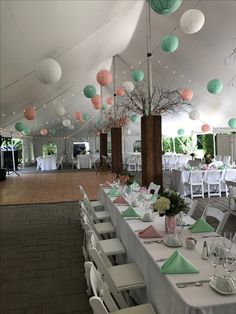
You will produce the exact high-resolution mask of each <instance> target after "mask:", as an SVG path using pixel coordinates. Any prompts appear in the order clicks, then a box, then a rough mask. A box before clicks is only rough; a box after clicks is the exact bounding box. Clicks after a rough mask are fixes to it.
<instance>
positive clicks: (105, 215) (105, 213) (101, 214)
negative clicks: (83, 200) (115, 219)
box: [96, 210, 111, 220]
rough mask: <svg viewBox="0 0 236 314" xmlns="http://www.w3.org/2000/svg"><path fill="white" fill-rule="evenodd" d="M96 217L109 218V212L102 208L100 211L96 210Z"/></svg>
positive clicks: (100, 218)
mask: <svg viewBox="0 0 236 314" xmlns="http://www.w3.org/2000/svg"><path fill="white" fill-rule="evenodd" d="M96 217H97V219H98V220H104V219H108V218H111V214H110V213H109V211H107V210H102V211H98V212H96Z"/></svg>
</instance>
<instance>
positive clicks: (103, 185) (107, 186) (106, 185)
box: [102, 181, 112, 188]
mask: <svg viewBox="0 0 236 314" xmlns="http://www.w3.org/2000/svg"><path fill="white" fill-rule="evenodd" d="M102 187H103V188H112V185H111V183H110V182H108V181H107V182H106V183H104V184H102Z"/></svg>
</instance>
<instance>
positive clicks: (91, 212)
mask: <svg viewBox="0 0 236 314" xmlns="http://www.w3.org/2000/svg"><path fill="white" fill-rule="evenodd" d="M82 202H83V203H84V206H85V207H86V208H87V210H88V212H89V214H90V215H91V216H92V218H93V220H94V222H95V223H98V222H99V220H98V219H97V216H96V212H95V210H94V208H93V206H92V205H91V203H90V201H89V199H88V198H87V197H86V196H84V197H83V200H82Z"/></svg>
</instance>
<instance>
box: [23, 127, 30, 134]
mask: <svg viewBox="0 0 236 314" xmlns="http://www.w3.org/2000/svg"><path fill="white" fill-rule="evenodd" d="M22 133H23V134H24V135H29V134H30V129H29V128H24V130H23V131H22Z"/></svg>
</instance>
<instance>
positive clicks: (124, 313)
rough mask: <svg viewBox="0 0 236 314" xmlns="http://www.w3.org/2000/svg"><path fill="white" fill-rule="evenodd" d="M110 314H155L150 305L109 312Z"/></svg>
mask: <svg viewBox="0 0 236 314" xmlns="http://www.w3.org/2000/svg"><path fill="white" fill-rule="evenodd" d="M110 313H111V314H155V313H156V312H155V311H154V310H153V308H152V306H151V304H149V303H147V304H142V305H137V306H132V307H129V308H127V309H122V310H118V311H113V312H110Z"/></svg>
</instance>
